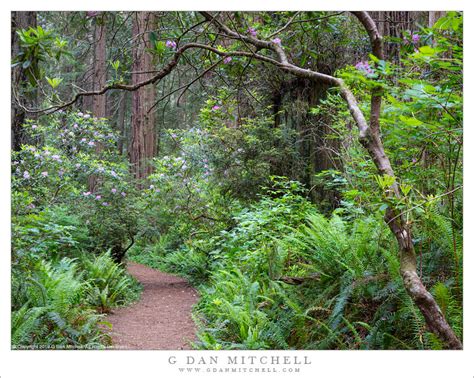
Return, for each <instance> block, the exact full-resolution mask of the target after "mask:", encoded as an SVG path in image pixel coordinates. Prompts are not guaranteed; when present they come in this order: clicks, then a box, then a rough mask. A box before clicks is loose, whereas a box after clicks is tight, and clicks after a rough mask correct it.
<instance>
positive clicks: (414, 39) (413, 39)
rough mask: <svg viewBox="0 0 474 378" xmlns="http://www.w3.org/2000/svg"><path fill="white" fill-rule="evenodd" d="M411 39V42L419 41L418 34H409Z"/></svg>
mask: <svg viewBox="0 0 474 378" xmlns="http://www.w3.org/2000/svg"><path fill="white" fill-rule="evenodd" d="M411 41H412V42H413V43H418V42H420V36H419V35H418V34H413V35H412V36H411Z"/></svg>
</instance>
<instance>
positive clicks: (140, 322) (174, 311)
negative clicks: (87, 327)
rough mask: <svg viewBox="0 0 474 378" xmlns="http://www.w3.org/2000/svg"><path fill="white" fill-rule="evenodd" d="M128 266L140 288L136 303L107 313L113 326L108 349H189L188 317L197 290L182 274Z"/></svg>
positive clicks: (191, 329)
mask: <svg viewBox="0 0 474 378" xmlns="http://www.w3.org/2000/svg"><path fill="white" fill-rule="evenodd" d="M127 270H128V272H129V273H130V274H131V275H132V276H134V277H135V278H136V279H137V280H138V281H140V283H141V284H142V285H143V292H142V296H141V299H140V300H139V301H138V302H137V303H135V304H133V305H131V306H129V307H123V308H116V309H114V310H113V312H112V313H111V314H109V315H108V316H107V319H106V320H107V321H108V322H110V323H111V324H112V327H113V328H112V331H111V336H112V342H113V346H112V348H111V349H164V350H177V349H191V344H190V342H192V341H195V340H196V329H195V325H194V322H193V320H192V319H191V308H192V306H193V305H194V304H195V303H196V302H197V299H198V294H197V292H196V290H194V288H193V287H192V286H191V285H190V284H189V283H188V282H187V281H186V280H185V279H183V278H181V277H177V276H174V275H171V274H167V273H163V272H160V271H158V270H155V269H152V268H149V267H147V266H145V265H142V264H137V263H133V262H128V263H127Z"/></svg>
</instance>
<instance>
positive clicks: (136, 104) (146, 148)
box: [130, 12, 156, 180]
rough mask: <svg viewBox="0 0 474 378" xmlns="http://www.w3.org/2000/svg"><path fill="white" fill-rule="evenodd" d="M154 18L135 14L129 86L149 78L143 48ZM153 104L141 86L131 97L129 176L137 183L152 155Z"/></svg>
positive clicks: (148, 90)
mask: <svg viewBox="0 0 474 378" xmlns="http://www.w3.org/2000/svg"><path fill="white" fill-rule="evenodd" d="M154 23H155V15H154V14H153V13H152V12H137V13H136V14H135V17H134V21H133V28H132V30H133V37H134V38H135V42H134V49H133V67H132V71H133V74H132V84H133V85H135V84H138V83H140V82H141V81H143V80H144V79H146V78H151V77H152V74H151V73H145V72H148V71H152V70H153V63H152V56H151V54H150V53H148V52H147V51H146V50H145V49H146V48H150V47H151V46H150V38H149V32H150V31H151V30H152V29H153V25H154ZM154 101H155V88H154V87H153V86H144V87H141V88H139V89H138V90H137V91H134V92H133V94H132V119H131V123H132V142H131V146H130V163H131V164H132V173H133V175H134V177H135V178H136V179H138V180H143V179H145V178H146V177H147V176H148V175H149V174H150V173H151V172H152V166H151V164H150V160H151V159H152V158H153V157H154V156H155V155H156V135H155V111H154V110H152V111H150V112H149V110H150V108H151V107H152V106H153V104H154Z"/></svg>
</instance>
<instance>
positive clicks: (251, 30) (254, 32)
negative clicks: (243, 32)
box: [247, 28, 257, 38]
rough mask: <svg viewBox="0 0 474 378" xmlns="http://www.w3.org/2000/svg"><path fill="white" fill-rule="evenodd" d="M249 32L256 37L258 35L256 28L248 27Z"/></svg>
mask: <svg viewBox="0 0 474 378" xmlns="http://www.w3.org/2000/svg"><path fill="white" fill-rule="evenodd" d="M247 33H249V34H250V35H251V36H252V37H254V38H255V37H256V36H257V31H256V30H255V29H254V28H248V29H247Z"/></svg>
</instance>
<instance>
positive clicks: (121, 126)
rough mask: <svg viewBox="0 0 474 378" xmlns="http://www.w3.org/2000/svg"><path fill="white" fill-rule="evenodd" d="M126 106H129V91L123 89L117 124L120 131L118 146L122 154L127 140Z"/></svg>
mask: <svg viewBox="0 0 474 378" xmlns="http://www.w3.org/2000/svg"><path fill="white" fill-rule="evenodd" d="M126 107H127V92H126V91H123V92H122V93H121V94H120V102H119V109H118V115H117V126H118V130H119V133H120V139H119V141H118V143H117V148H118V151H119V154H120V155H122V154H123V147H124V141H125V112H126V110H127V109H126Z"/></svg>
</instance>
